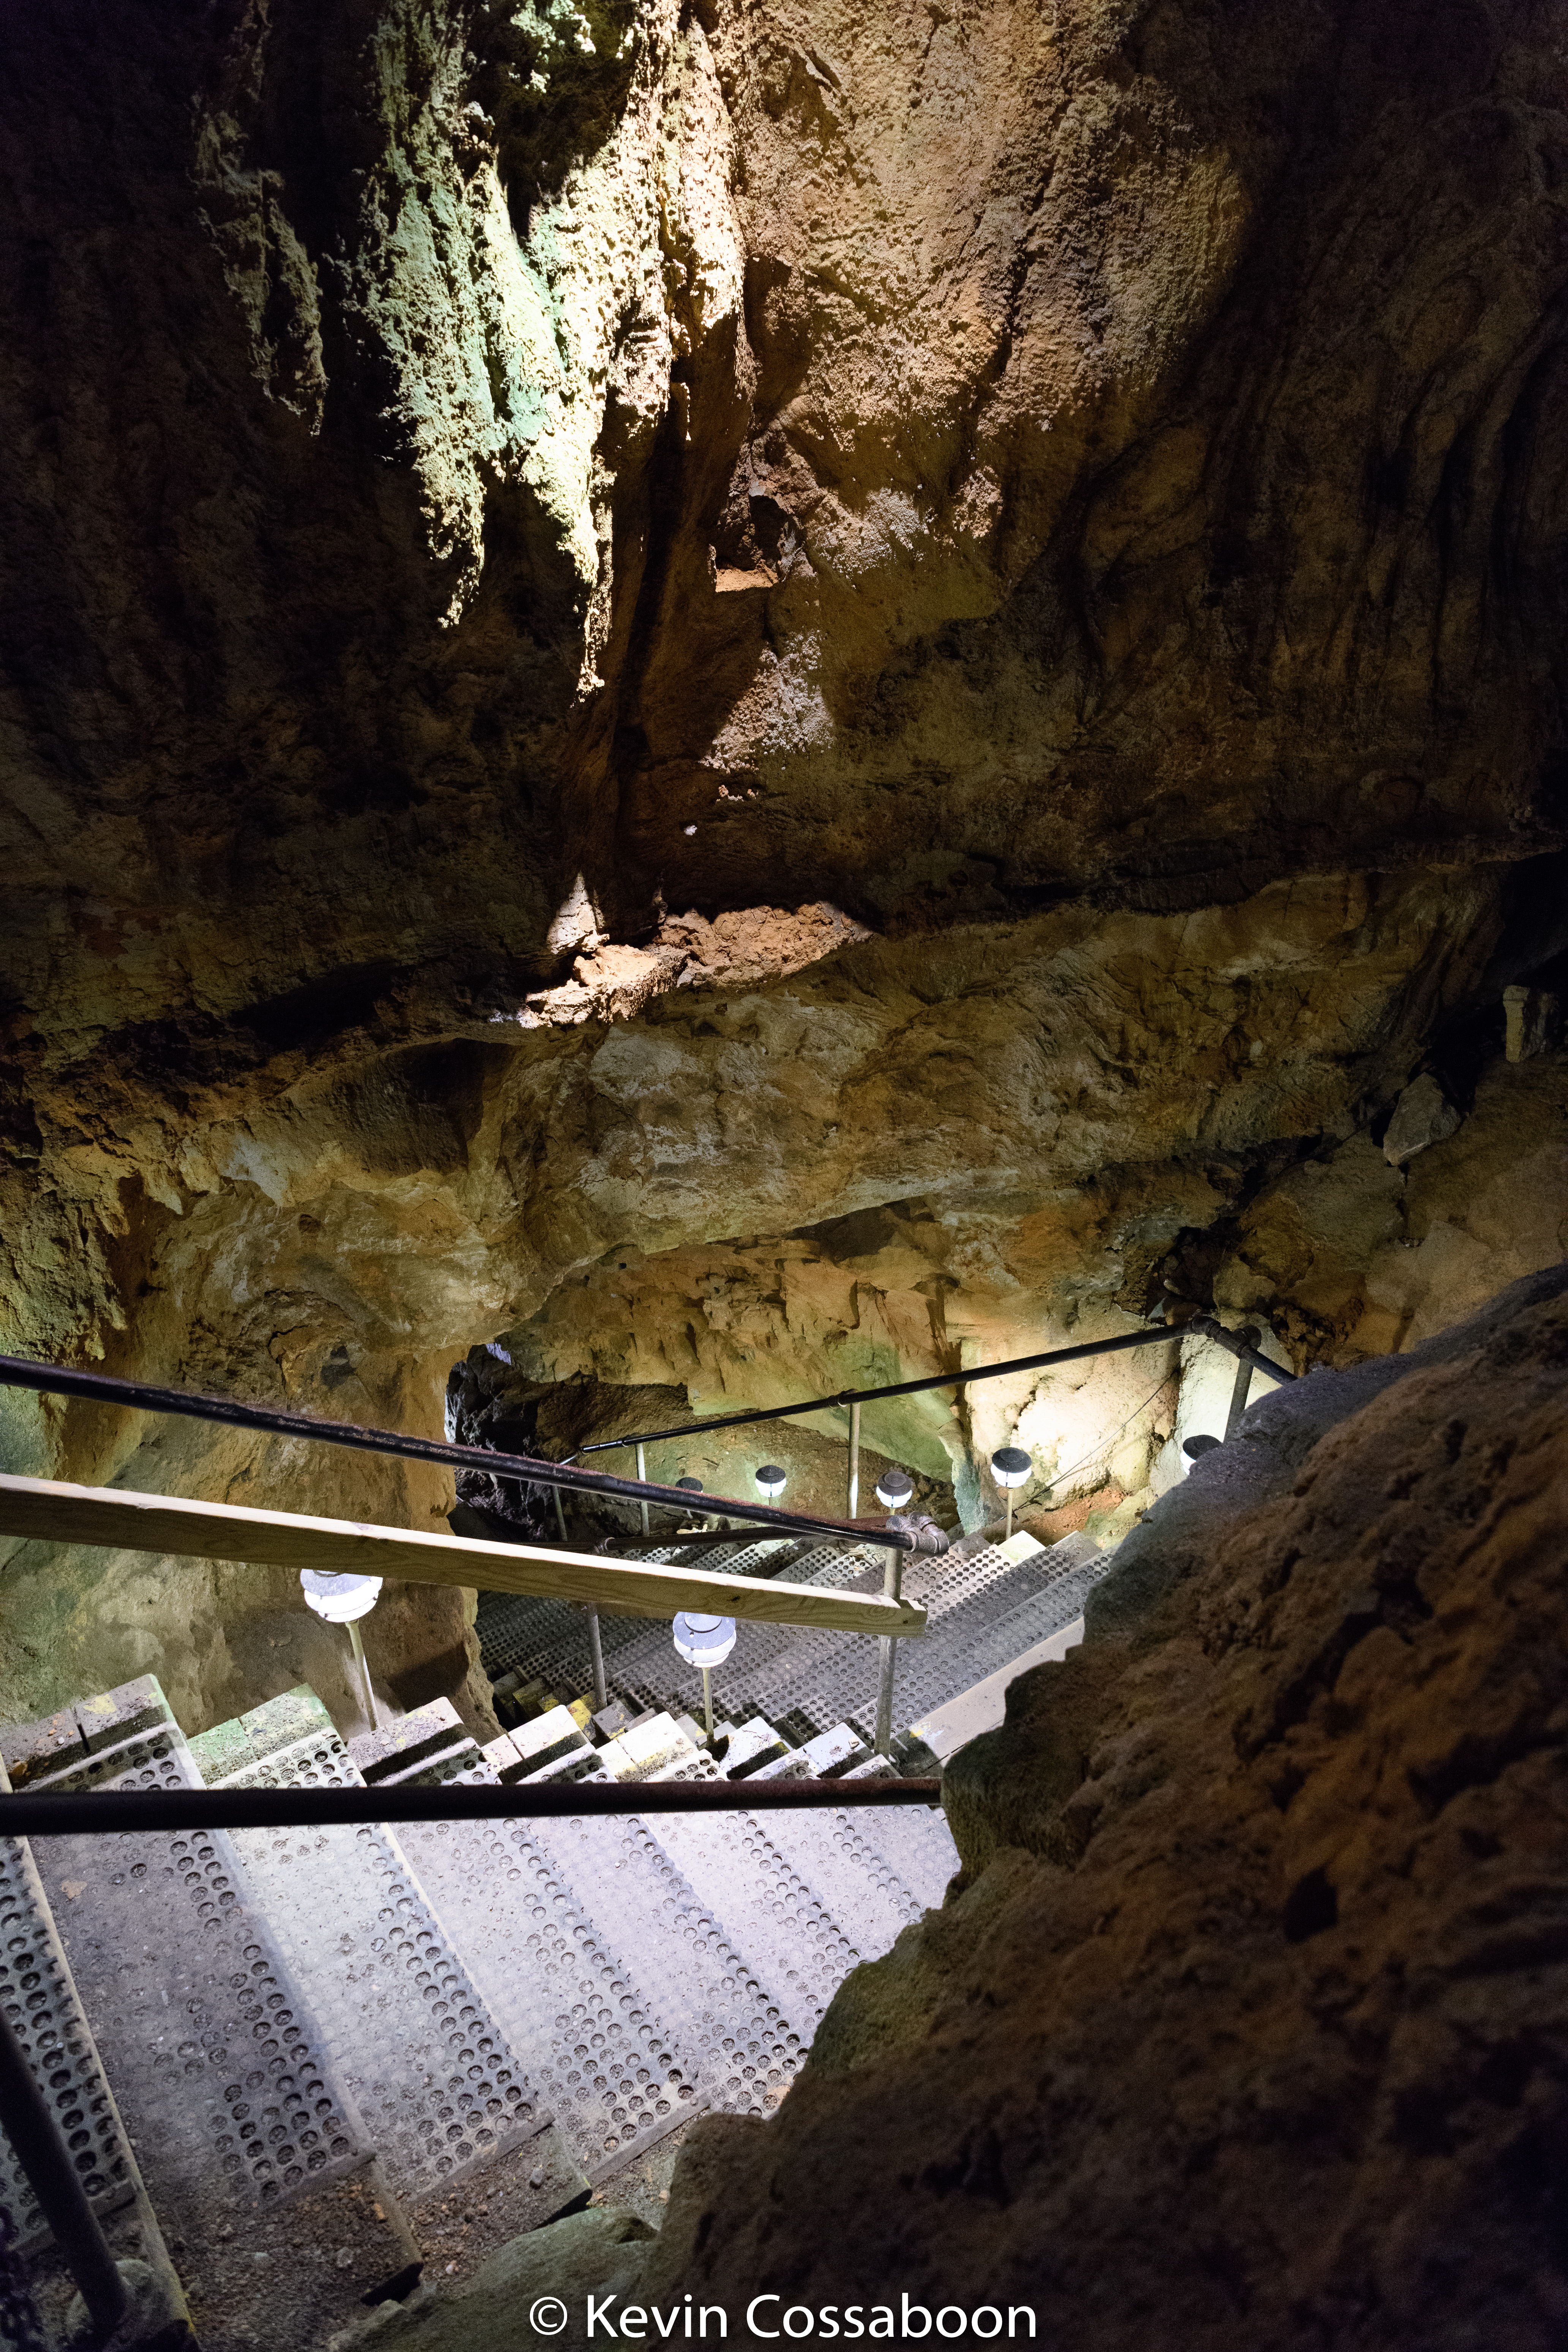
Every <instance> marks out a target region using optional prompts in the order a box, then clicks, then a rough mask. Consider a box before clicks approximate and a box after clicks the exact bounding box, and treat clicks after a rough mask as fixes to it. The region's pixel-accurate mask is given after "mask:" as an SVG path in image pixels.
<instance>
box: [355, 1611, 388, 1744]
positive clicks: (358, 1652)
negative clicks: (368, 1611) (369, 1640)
mask: <svg viewBox="0 0 1568 2352" xmlns="http://www.w3.org/2000/svg"><path fill="white" fill-rule="evenodd" d="M349 1647H350V1648H351V1649H352V1650H353V1654H354V1664H355V1665H356V1666H357V1667H358V1668H359V1680H360V1688H361V1690H362V1691H363V1693H364V1712H365V1720H366V1721H367V1722H368V1724H369V1725H370V1727H371V1729H372V1730H373V1731H379V1730H380V1729H381V1717H380V1716H379V1715H378V1714H377V1712H376V1706H375V1691H374V1686H373V1685H372V1683H371V1679H370V1667H369V1664H367V1662H366V1659H365V1654H364V1637H363V1634H362V1633H361V1632H360V1629H359V1619H358V1618H357V1617H356V1618H354V1619H353V1622H351V1624H350V1626H349Z"/></svg>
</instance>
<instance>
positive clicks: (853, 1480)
mask: <svg viewBox="0 0 1568 2352" xmlns="http://www.w3.org/2000/svg"><path fill="white" fill-rule="evenodd" d="M859 1508H860V1408H859V1406H858V1404H852V1405H851V1406H850V1408H849V1508H848V1509H847V1511H846V1513H845V1514H844V1516H845V1517H846V1518H847V1519H852V1518H854V1517H856V1515H857V1513H858V1511H859Z"/></svg>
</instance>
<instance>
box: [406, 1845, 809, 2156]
mask: <svg viewBox="0 0 1568 2352" xmlns="http://www.w3.org/2000/svg"><path fill="white" fill-rule="evenodd" d="M405 1839H406V1843H407V1846H408V1851H409V1853H410V1854H411V1856H412V1858H413V1859H414V1861H415V1863H416V1866H417V1868H418V1870H419V1873H420V1876H421V1878H422V1880H423V1881H424V1883H425V1885H426V1886H427V1887H428V1888H429V1889H430V1891H431V1893H432V1895H433V1896H434V1898H435V1900H436V1901H437V1904H438V1905H439V1906H441V1908H442V1910H443V1912H444V1913H445V1914H446V1916H448V1917H449V1918H450V1919H451V1921H452V1923H453V1930H454V1933H455V1934H457V1935H458V1936H459V1937H460V1938H461V1942H462V1948H463V1951H464V1953H465V1956H466V1958H467V1959H468V1965H469V1967H470V1969H472V1971H473V1974H474V1978H475V1980H476V1981H477V1982H478V1984H479V1986H480V1988H481V1990H483V1991H484V1993H485V1996H486V1998H487V1999H488V2000H489V2003H490V2006H491V2008H492V2010H493V2011H495V2014H496V2015H497V2017H498V2018H499V2020H500V2022H501V2024H502V2026H503V2027H504V2029H505V2031H506V2032H507V2035H508V2037H509V2039H510V2041H511V2042H512V2044H513V2046H514V2047H515V2048H517V2049H518V2050H520V2051H521V2052H522V2053H524V2054H525V2056H526V2059H527V2063H528V2064H529V2067H530V2070H531V2074H532V2075H533V2077H534V2079H535V2080H536V2081H537V2082H539V2083H540V2084H541V2085H542V2088H543V2089H544V2090H545V2091H546V2093H547V2095H548V2096H549V2097H550V2099H551V2101H552V2105H554V2108H555V2112H556V2115H557V2116H558V2118H559V2121H560V2124H561V2127H562V2130H563V2133H564V2134H565V2135H566V2137H567V2140H568V2142H569V2144H570V2145H571V2147H572V2148H573V2150H574V2155H575V2156H576V2158H577V2161H578V2162H579V2163H580V2164H581V2165H582V2167H583V2168H584V2171H585V2172H586V2173H588V2175H589V2176H590V2178H592V2179H599V2178H603V2177H604V2176H605V2174H607V2173H609V2172H611V2171H614V2170H616V2168H618V2167H619V2166H620V2165H621V2164H623V2163H625V2162H626V2160H627V2159H628V2158H630V2157H632V2156H634V2155H636V2154H637V2152H638V2151H639V2150H640V2149H641V2148H643V2147H647V2146H651V2145H652V2144H653V2143H654V2142H655V2141H656V2140H658V2138H659V2137H661V2136H662V2134H663V2133H664V2132H666V2131H668V2130H669V2129H670V2128H672V2126H674V2125H675V2124H677V2123H679V2121H681V2120H682V2119H683V2118H684V2117H685V2116H689V2115H693V2114H696V2113H697V2112H699V2110H700V2108H701V2107H703V2106H707V2105H715V2106H721V2107H734V2108H738V2109H740V2110H742V2111H745V2110H746V2109H748V2108H750V2107H752V2105H754V2104H755V2105H758V2112H761V2111H762V2109H761V2105H760V2104H759V2103H757V2102H754V2101H753V2099H752V2096H751V2095H750V2094H749V2092H748V2090H747V2087H746V2085H747V2081H748V2079H752V2078H747V2077H746V2076H745V2075H744V2074H743V2073H742V2071H741V2070H742V2069H743V2068H744V2067H745V2066H747V2065H750V2066H752V2068H753V2070H755V2069H756V2068H757V2067H758V2066H759V2065H761V2066H762V2067H763V2071H764V2073H765V2070H766V2068H767V2067H768V2066H773V2067H775V2068H780V2069H782V2067H783V2063H784V2054H785V2053H787V2051H788V2042H787V2035H788V2033H789V2032H792V2031H793V2032H796V2033H797V2036H798V2028H795V2027H794V2026H792V2025H789V2024H788V2023H787V2022H786V2021H784V2015H783V2012H782V2011H781V2009H780V2006H779V2004H778V2003H777V2002H776V2001H774V2000H771V1998H770V1989H769V1988H768V1987H767V1986H766V1985H765V1984H763V1983H762V1982H761V1981H759V1980H758V1979H756V1977H755V1976H754V1974H753V1973H752V1971H751V1970H749V1969H747V1968H746V1967H745V1965H744V1964H743V1962H742V1961H741V1960H740V1957H739V1955H738V1954H736V1953H735V1952H734V1950H733V1949H732V1948H731V1945H730V1942H729V1939H728V1937H726V1935H725V1933H724V1930H723V1928H722V1927H721V1925H720V1923H719V1922H718V1921H716V1920H715V1919H714V1918H713V1916H711V1914H710V1913H709V1912H707V1911H706V1910H705V1909H704V1907H703V1906H702V1905H701V1903H700V1901H699V1900H698V1898H697V1896H696V1895H695V1894H694V1892H693V1890H692V1889H691V1888H690V1887H689V1885H687V1884H686V1882H685V1880H684V1879H683V1878H682V1877H681V1875H680V1874H679V1872H678V1871H677V1870H676V1869H675V1867H674V1865H673V1864H672V1863H671V1862H670V1860H669V1857H668V1854H667V1853H665V1852H664V1850H663V1849H662V1847H660V1846H659V1845H658V1843H657V1842H656V1841H655V1839H654V1838H653V1837H652V1836H651V1834H650V1832H649V1829H648V1825H647V1823H646V1822H643V1821H641V1820H638V1819H636V1818H631V1819H625V1820H612V1821H605V1820H600V1821H563V1822H537V1823H535V1824H533V1825H532V1827H531V1828H530V1829H528V1830H524V1829H522V1828H521V1827H518V1826H513V1825H511V1824H496V1825H494V1826H493V1827H492V1826H491V1825H490V1824H489V1823H478V1822H443V1823H438V1824H433V1825H429V1826H426V1825H424V1824H420V1825H418V1826H417V1827H416V1826H414V1825H409V1826H408V1827H407V1828H406V1829H405ZM770 2011H771V2012H772V2013H771V2014H770ZM737 2053H739V2054H737ZM731 2061H733V2063H731ZM796 2063H798V2057H797V2059H796ZM791 2071H793V2068H792V2070H791Z"/></svg>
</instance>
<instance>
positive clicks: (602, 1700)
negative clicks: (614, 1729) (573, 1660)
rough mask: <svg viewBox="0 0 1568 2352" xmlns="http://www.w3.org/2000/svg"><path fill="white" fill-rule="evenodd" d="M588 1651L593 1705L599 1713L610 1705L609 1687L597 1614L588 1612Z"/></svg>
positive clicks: (593, 1610) (591, 1610) (595, 1611)
mask: <svg viewBox="0 0 1568 2352" xmlns="http://www.w3.org/2000/svg"><path fill="white" fill-rule="evenodd" d="M588 1650H589V1654H590V1655H591V1656H592V1658H593V1661H594V1705H595V1708H596V1709H597V1710H599V1711H600V1712H601V1713H602V1712H603V1710H604V1709H605V1707H607V1706H609V1704H610V1693H609V1687H608V1685H606V1683H605V1645H604V1643H603V1642H602V1641H601V1640H600V1639H599V1612H598V1611H597V1610H596V1609H590V1610H589V1612H588Z"/></svg>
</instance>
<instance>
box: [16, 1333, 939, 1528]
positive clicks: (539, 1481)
mask: <svg viewBox="0 0 1568 2352" xmlns="http://www.w3.org/2000/svg"><path fill="white" fill-rule="evenodd" d="M0 1388H14V1389H30V1390H32V1391H34V1392H35V1393H36V1394H37V1395H40V1396H68V1397H78V1398H80V1399H82V1400H84V1401H85V1402H89V1403H91V1404H112V1405H118V1406H120V1407H121V1409H122V1410H131V1411H133V1412H171V1413H178V1414H181V1415H182V1416H184V1418H185V1419H186V1420H190V1421H216V1422H221V1423H224V1424H225V1425H226V1427H228V1428H230V1429H255V1430H259V1431H262V1432H264V1433H266V1434H268V1436H272V1437H292V1438H306V1439H314V1440H315V1441H316V1442H317V1443H318V1444H322V1445H346V1446H351V1447H353V1449H354V1450H355V1451H357V1452H359V1453H362V1454H396V1455H398V1456H399V1457H400V1458H401V1459H402V1460H404V1461H407V1462H435V1463H438V1464H440V1465H442V1466H443V1467H447V1468H451V1469H457V1470H482V1471H484V1472H485V1473H486V1474H487V1475H489V1476H490V1477H492V1478H494V1477H501V1478H518V1479H521V1480H523V1481H525V1482H526V1483H527V1484H529V1485H531V1486H554V1487H558V1488H560V1487H563V1488H564V1489H565V1490H566V1491H567V1493H569V1494H584V1495H603V1496H610V1497H613V1498H614V1499H615V1500H616V1501H617V1502H629V1503H651V1504H657V1505H658V1506H659V1507H661V1508H663V1509H668V1510H672V1511H679V1512H680V1513H681V1514H682V1516H684V1515H685V1514H687V1513H688V1512H689V1511H690V1509H691V1507H692V1496H691V1494H690V1491H689V1488H687V1487H683V1486H651V1485H650V1484H649V1483H648V1482H647V1480H646V1479H638V1478H616V1477H615V1476H614V1475H612V1474H611V1473H610V1472H609V1471H607V1470H579V1469H576V1468H574V1467H573V1466H572V1465H569V1464H567V1463H563V1462H543V1461H540V1460H538V1459H537V1458H536V1457H535V1456H534V1455H533V1454H497V1453H492V1452H491V1450H490V1449H489V1447H488V1446H483V1445H455V1444H452V1442H451V1441H450V1439H447V1438H438V1437H405V1436H404V1435H403V1434H402V1433H400V1432H398V1431H397V1430H394V1429H367V1428H362V1427H361V1426H360V1425H359V1424H358V1423H354V1422H347V1421H317V1420H315V1419H314V1418H313V1417H312V1416H311V1415H310V1413H305V1412H282V1411H280V1410H279V1408H278V1407H277V1406H274V1405H258V1404H240V1403H238V1402H236V1401H235V1400H234V1399H232V1398H229V1397H213V1396H203V1395H201V1394H200V1393H198V1392H197V1391H195V1390H193V1389H168V1388H160V1387H155V1386H154V1385H153V1384H152V1383H151V1382H149V1381H123V1380H121V1379H119V1378H117V1377H116V1376H115V1375H114V1374H112V1373H110V1372H87V1371H79V1370H75V1369H74V1368H73V1367H70V1366H68V1365H63V1364H40V1363H36V1362H35V1361H34V1360H33V1359H32V1358H31V1357H29V1356H0ZM701 1507H702V1509H703V1510H704V1511H707V1512H720V1513H722V1514H723V1516H724V1517H726V1518H731V1519H742V1520H744V1521H745V1522H746V1523H747V1524H748V1525H749V1526H756V1527H764V1528H774V1529H776V1530H777V1531H778V1532H779V1533H780V1534H782V1535H796V1536H816V1537H817V1538H823V1537H826V1536H831V1537H835V1538H844V1537H847V1538H851V1539H852V1540H853V1541H855V1542H857V1543H863V1544H879V1545H880V1546H881V1547H882V1548H883V1549H884V1550H888V1551H912V1550H913V1549H915V1538H914V1537H913V1536H911V1535H908V1534H905V1533H904V1532H903V1531H901V1530H900V1529H899V1528H876V1527H858V1526H855V1525H853V1524H851V1523H849V1522H847V1521H845V1520H842V1519H818V1518H813V1517H809V1516H808V1515H807V1514H806V1513H805V1512H803V1511H781V1510H777V1509H775V1508H774V1507H773V1504H771V1503H754V1502H742V1501H739V1500H737V1499H735V1498H733V1497H731V1496H724V1495H704V1496H703V1497H702V1506H701Z"/></svg>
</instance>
